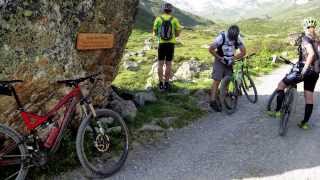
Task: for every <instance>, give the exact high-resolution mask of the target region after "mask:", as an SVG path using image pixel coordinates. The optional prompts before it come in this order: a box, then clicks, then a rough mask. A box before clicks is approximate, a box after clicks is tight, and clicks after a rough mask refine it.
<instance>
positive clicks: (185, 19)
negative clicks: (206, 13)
mask: <svg viewBox="0 0 320 180" xmlns="http://www.w3.org/2000/svg"><path fill="white" fill-rule="evenodd" d="M162 3H163V1H162V0H140V4H139V11H138V14H137V18H136V24H135V26H136V28H138V29H143V30H151V28H152V23H153V20H154V18H155V17H156V16H158V15H159V14H160V10H159V9H160V6H161V4H162ZM174 16H175V17H177V18H178V19H179V20H180V22H181V24H182V25H183V26H187V27H190V26H196V25H204V24H213V22H212V21H210V20H206V19H205V18H201V17H199V16H196V15H193V14H191V13H188V12H185V11H182V10H180V9H177V8H175V11H174Z"/></svg>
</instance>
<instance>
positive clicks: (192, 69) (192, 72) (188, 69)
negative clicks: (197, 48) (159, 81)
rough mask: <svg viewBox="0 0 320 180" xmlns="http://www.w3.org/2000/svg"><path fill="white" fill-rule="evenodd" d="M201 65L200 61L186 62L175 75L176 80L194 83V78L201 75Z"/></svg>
mask: <svg viewBox="0 0 320 180" xmlns="http://www.w3.org/2000/svg"><path fill="white" fill-rule="evenodd" d="M200 66H201V64H200V63H199V62H198V61H195V60H190V61H187V62H184V63H183V64H182V65H181V66H180V67H179V68H178V70H177V72H176V73H175V74H174V78H173V79H174V80H182V81H192V80H193V78H195V77H196V76H198V75H199V73H200V71H201V68H200Z"/></svg>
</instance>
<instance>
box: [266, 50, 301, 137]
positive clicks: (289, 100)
mask: <svg viewBox="0 0 320 180" xmlns="http://www.w3.org/2000/svg"><path fill="white" fill-rule="evenodd" d="M279 59H280V60H281V61H283V62H284V63H286V64H289V65H291V66H292V67H291V69H290V71H289V73H288V74H291V75H292V76H296V75H297V74H299V73H300V70H299V64H295V63H293V62H291V61H289V60H288V59H286V58H284V57H281V56H280V58H279ZM288 74H287V75H288ZM277 94H278V93H277V90H275V91H274V92H273V93H272V94H271V96H270V98H269V100H268V105H267V111H269V112H275V111H276V104H277V98H276V97H277ZM296 95H297V85H289V86H288V87H287V88H286V90H285V96H284V100H283V103H282V105H281V109H280V114H281V119H280V124H279V135H280V136H285V135H286V133H287V131H288V122H289V118H290V115H291V113H292V111H293V107H294V104H295V99H296Z"/></svg>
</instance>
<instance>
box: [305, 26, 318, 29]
mask: <svg viewBox="0 0 320 180" xmlns="http://www.w3.org/2000/svg"><path fill="white" fill-rule="evenodd" d="M310 28H316V27H314V26H308V27H307V29H310Z"/></svg>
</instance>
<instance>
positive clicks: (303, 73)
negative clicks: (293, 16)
mask: <svg viewBox="0 0 320 180" xmlns="http://www.w3.org/2000/svg"><path fill="white" fill-rule="evenodd" d="M303 26H304V31H305V36H303V37H302V42H301V46H300V47H299V62H298V64H299V67H300V68H299V69H300V71H299V73H295V74H293V73H292V74H290V73H289V74H288V75H287V76H286V77H284V78H283V79H282V80H281V81H280V83H279V84H278V87H277V93H278V95H277V107H276V111H275V112H269V114H270V115H272V116H275V117H280V116H281V114H280V109H281V105H282V102H283V100H284V96H285V93H284V89H285V88H286V87H287V86H289V85H294V84H297V83H300V82H302V81H303V83H304V97H305V114H304V119H303V120H302V121H301V122H300V123H299V124H298V126H299V127H300V128H302V129H309V125H308V121H309V119H310V117H311V114H312V111H313V103H314V97H313V94H314V93H313V92H314V89H315V86H316V83H317V80H318V78H319V74H318V73H317V72H316V71H315V69H316V68H318V67H315V64H317V63H315V62H316V61H318V56H319V55H318V50H317V43H316V37H317V36H316V31H315V29H316V27H317V21H316V20H315V19H314V18H311V17H309V18H306V19H305V20H304V25H303Z"/></svg>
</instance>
